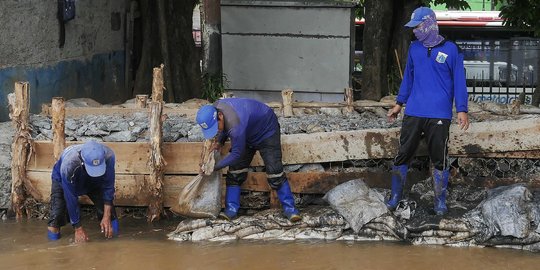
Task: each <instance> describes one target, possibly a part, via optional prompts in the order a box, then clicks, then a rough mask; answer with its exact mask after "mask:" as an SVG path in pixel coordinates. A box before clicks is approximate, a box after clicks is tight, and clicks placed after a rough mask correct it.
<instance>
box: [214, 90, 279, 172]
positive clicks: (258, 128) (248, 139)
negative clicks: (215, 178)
mask: <svg viewBox="0 0 540 270" xmlns="http://www.w3.org/2000/svg"><path fill="white" fill-rule="evenodd" d="M214 106H215V107H216V108H217V110H218V111H219V112H221V113H223V116H224V119H225V126H224V130H223V132H222V134H221V137H220V140H221V142H224V141H225V140H226V139H227V138H230V139H231V152H230V153H229V154H228V155H227V156H226V157H224V158H223V159H222V160H221V161H219V162H218V163H217V165H216V166H215V168H214V169H215V170H219V169H222V168H224V167H227V166H230V165H233V164H235V163H236V162H237V161H238V160H239V159H240V157H241V155H242V153H243V152H244V150H245V149H246V147H247V146H257V145H258V144H260V143H261V142H262V141H263V140H264V139H267V138H269V137H270V136H272V135H274V133H275V132H279V122H278V119H277V117H276V114H275V113H274V111H273V110H272V109H271V108H270V107H268V106H267V105H266V104H264V103H262V102H259V101H257V100H253V99H247V98H226V99H221V100H218V101H216V103H215V104H214Z"/></svg>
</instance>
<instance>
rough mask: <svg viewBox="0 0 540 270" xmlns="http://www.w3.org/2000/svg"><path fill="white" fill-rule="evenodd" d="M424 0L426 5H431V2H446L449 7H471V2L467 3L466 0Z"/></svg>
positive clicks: (435, 3)
mask: <svg viewBox="0 0 540 270" xmlns="http://www.w3.org/2000/svg"><path fill="white" fill-rule="evenodd" d="M423 2H424V4H426V5H429V4H430V3H433V4H434V5H442V4H445V5H446V8H447V9H458V10H465V9H471V7H470V6H469V3H467V1H465V0H423Z"/></svg>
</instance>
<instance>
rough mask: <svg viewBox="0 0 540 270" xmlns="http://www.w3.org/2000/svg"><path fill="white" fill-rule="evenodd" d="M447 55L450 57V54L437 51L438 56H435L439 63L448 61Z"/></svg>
mask: <svg viewBox="0 0 540 270" xmlns="http://www.w3.org/2000/svg"><path fill="white" fill-rule="evenodd" d="M446 57H448V54H446V53H443V52H439V53H437V57H436V58H435V61H437V63H441V64H443V63H444V62H445V61H446Z"/></svg>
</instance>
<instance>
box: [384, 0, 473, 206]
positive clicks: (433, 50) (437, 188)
mask: <svg viewBox="0 0 540 270" xmlns="http://www.w3.org/2000/svg"><path fill="white" fill-rule="evenodd" d="M405 26H406V27H410V28H414V29H413V33H414V35H415V36H416V38H417V39H418V40H417V41H413V42H412V43H411V45H410V47H409V56H408V59H407V66H406V68H405V74H404V77H403V81H402V82H401V87H400V88H399V94H398V96H397V98H396V105H395V106H394V107H393V108H392V109H390V111H389V112H388V118H389V120H390V121H394V120H395V118H396V117H397V115H398V114H399V113H400V112H401V107H402V106H403V105H404V104H406V108H405V115H404V117H403V124H402V127H401V136H400V138H399V144H400V147H399V152H398V154H397V156H396V158H395V159H394V166H393V167H392V193H391V196H390V199H389V200H388V201H387V202H386V205H387V207H388V208H389V209H391V210H393V209H395V208H396V206H397V204H398V203H399V201H400V200H401V196H402V192H403V186H404V185H405V182H406V179H407V170H408V168H409V167H408V164H409V162H410V160H411V159H412V157H413V156H414V153H415V152H416V148H417V147H418V143H419V142H420V139H421V135H422V133H423V134H424V136H425V138H426V141H427V145H428V149H429V157H430V159H431V162H432V163H433V167H434V170H433V189H434V192H435V199H434V208H433V209H434V210H435V214H437V215H444V214H445V213H446V212H447V211H448V209H447V207H446V188H447V186H448V177H449V164H448V163H447V154H448V151H447V150H448V133H449V127H450V122H451V120H452V104H453V103H454V102H455V106H456V111H457V123H458V125H459V127H460V128H461V130H464V131H465V130H467V128H468V127H469V118H468V116H467V111H468V109H467V87H466V84H465V69H464V67H463V54H462V53H461V51H460V49H459V47H458V46H457V45H456V44H455V43H453V42H451V41H447V40H445V39H444V38H443V37H442V36H441V35H439V28H438V26H437V20H436V18H435V13H434V12H433V10H431V9H430V8H427V7H420V8H417V9H416V10H415V11H414V12H413V14H412V16H411V20H410V21H409V22H408V23H407V24H405Z"/></svg>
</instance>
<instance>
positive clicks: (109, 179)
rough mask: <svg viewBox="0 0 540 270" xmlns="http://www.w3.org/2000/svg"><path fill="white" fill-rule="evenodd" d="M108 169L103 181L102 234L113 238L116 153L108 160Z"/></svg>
mask: <svg viewBox="0 0 540 270" xmlns="http://www.w3.org/2000/svg"><path fill="white" fill-rule="evenodd" d="M106 164H107V169H106V171H105V179H103V180H104V181H103V186H102V190H103V203H104V209H103V218H102V219H101V223H100V226H101V232H102V233H104V234H105V237H107V238H111V237H112V236H113V230H112V225H111V217H112V208H113V206H112V202H113V200H114V182H115V170H114V166H115V156H114V153H112V154H111V156H110V157H108V158H107V160H106Z"/></svg>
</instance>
